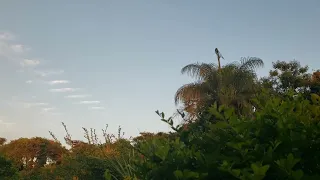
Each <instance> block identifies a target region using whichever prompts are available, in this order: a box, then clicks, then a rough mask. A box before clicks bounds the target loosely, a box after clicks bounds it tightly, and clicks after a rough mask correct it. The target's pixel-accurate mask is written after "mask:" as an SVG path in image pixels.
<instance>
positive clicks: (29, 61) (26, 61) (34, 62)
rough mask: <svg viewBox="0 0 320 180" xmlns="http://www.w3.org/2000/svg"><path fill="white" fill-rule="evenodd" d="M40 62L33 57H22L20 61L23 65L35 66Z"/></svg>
mask: <svg viewBox="0 0 320 180" xmlns="http://www.w3.org/2000/svg"><path fill="white" fill-rule="evenodd" d="M39 64H40V61H39V60H35V59H24V60H23V61H22V62H20V65H21V66H23V67H25V66H33V67H34V66H37V65H39Z"/></svg>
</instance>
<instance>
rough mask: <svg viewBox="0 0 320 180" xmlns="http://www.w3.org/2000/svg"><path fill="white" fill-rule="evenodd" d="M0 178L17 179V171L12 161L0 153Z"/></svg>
mask: <svg viewBox="0 0 320 180" xmlns="http://www.w3.org/2000/svg"><path fill="white" fill-rule="evenodd" d="M0 179H4V180H6V179H8V180H9V179H13V180H14V179H18V171H17V169H16V168H14V166H13V164H12V162H11V161H10V160H7V159H6V158H5V157H4V156H2V155H0Z"/></svg>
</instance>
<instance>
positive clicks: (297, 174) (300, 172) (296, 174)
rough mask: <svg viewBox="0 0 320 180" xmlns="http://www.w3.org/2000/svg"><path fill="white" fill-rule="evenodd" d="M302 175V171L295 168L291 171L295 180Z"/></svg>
mask: <svg viewBox="0 0 320 180" xmlns="http://www.w3.org/2000/svg"><path fill="white" fill-rule="evenodd" d="M302 177H303V171H302V170H297V171H293V172H292V178H293V179H295V180H300V179H301V178H302Z"/></svg>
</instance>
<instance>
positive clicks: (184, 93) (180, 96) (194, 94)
mask: <svg viewBox="0 0 320 180" xmlns="http://www.w3.org/2000/svg"><path fill="white" fill-rule="evenodd" d="M202 88H203V84H202V83H201V82H195V83H190V84H185V85H183V86H182V87H180V88H179V89H178V90H177V92H176V94H175V98H174V100H175V104H176V105H177V104H179V102H184V101H190V100H194V99H199V98H200V95H201V91H202Z"/></svg>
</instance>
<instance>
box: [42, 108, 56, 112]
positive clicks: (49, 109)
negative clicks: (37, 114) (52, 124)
mask: <svg viewBox="0 0 320 180" xmlns="http://www.w3.org/2000/svg"><path fill="white" fill-rule="evenodd" d="M42 110H43V111H45V112H48V111H52V110H55V108H52V107H51V108H42Z"/></svg>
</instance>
